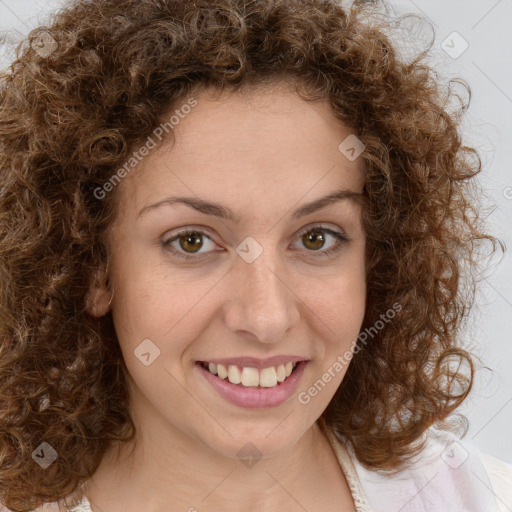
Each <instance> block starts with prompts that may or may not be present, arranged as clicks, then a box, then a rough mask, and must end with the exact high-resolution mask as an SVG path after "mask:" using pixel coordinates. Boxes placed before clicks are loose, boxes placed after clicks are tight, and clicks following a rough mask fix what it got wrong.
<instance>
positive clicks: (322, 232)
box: [299, 226, 349, 257]
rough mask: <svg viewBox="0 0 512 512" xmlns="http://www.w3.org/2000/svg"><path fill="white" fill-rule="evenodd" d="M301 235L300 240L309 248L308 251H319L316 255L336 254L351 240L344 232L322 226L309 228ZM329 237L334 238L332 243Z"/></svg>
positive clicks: (327, 255)
mask: <svg viewBox="0 0 512 512" xmlns="http://www.w3.org/2000/svg"><path fill="white" fill-rule="evenodd" d="M299 236H300V239H299V240H300V242H301V243H302V245H303V246H304V247H305V248H306V249H307V251H306V253H308V252H309V253H313V254H314V253H317V254H315V256H320V257H329V256H334V255H335V254H336V253H337V252H338V251H340V250H341V249H342V248H343V247H344V245H345V244H347V243H348V242H349V238H348V237H347V236H345V235H344V234H342V233H340V232H338V231H334V230H332V229H328V228H324V227H321V226H317V227H313V228H309V230H307V231H304V232H303V233H302V235H299ZM329 239H332V240H333V242H331V243H330V244H329Z"/></svg>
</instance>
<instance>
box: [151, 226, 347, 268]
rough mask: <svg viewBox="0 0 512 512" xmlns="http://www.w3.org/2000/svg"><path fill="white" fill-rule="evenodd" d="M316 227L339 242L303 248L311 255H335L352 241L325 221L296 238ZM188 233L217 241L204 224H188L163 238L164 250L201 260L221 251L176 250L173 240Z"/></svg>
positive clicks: (302, 231) (309, 227) (180, 256)
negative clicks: (313, 247) (328, 245)
mask: <svg viewBox="0 0 512 512" xmlns="http://www.w3.org/2000/svg"><path fill="white" fill-rule="evenodd" d="M315 229H318V230H319V231H324V232H325V233H327V234H329V235H331V236H333V237H335V238H336V239H337V240H336V241H337V243H336V244H335V245H334V247H333V248H331V249H328V250H326V251H323V250H321V249H319V250H317V251H312V250H309V251H308V250H302V252H306V253H310V254H311V255H314V254H317V255H321V256H323V257H328V256H329V255H335V254H336V253H337V252H338V251H339V250H341V248H342V247H343V245H344V244H346V243H347V242H349V241H350V238H349V237H348V236H347V235H346V233H345V232H344V231H343V230H341V229H340V228H338V229H331V228H329V227H327V226H325V225H324V223H316V224H314V223H313V224H310V225H308V226H305V227H304V228H302V229H301V230H300V231H299V232H298V233H297V234H296V235H295V238H300V237H302V236H303V235H305V234H306V233H309V232H311V231H314V230H315ZM188 233H198V234H200V235H202V236H203V237H204V236H206V237H207V238H209V239H210V240H211V241H212V242H213V243H214V244H215V241H214V240H213V238H212V236H210V234H209V233H210V230H209V229H208V228H206V227H204V226H193V225H192V226H187V227H185V228H181V229H180V228H178V230H177V231H175V232H174V233H173V234H172V236H170V238H166V239H164V240H162V242H161V245H162V247H163V248H164V250H166V251H168V252H171V253H172V254H174V255H176V256H177V257H178V258H181V259H184V260H199V259H201V258H203V257H207V256H209V255H210V254H212V253H214V252H220V251H215V250H213V251H208V252H204V253H195V254H193V253H190V254H187V253H184V252H181V251H178V250H175V249H174V248H173V247H172V246H171V245H170V244H171V242H174V241H175V240H178V239H179V238H181V237H183V236H186V235H187V234H188Z"/></svg>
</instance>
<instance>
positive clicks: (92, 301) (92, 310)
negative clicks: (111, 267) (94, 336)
mask: <svg viewBox="0 0 512 512" xmlns="http://www.w3.org/2000/svg"><path fill="white" fill-rule="evenodd" d="M112 297H113V292H111V291H110V289H109V286H108V279H105V272H104V270H102V269H100V270H98V271H97V272H96V274H95V277H94V280H93V284H92V286H91V288H90V289H89V291H88V292H87V295H86V297H85V303H86V310H87V312H88V313H89V314H90V315H91V316H93V317H95V318H100V317H102V316H103V315H106V314H107V313H108V311H109V309H110V303H111V301H112Z"/></svg>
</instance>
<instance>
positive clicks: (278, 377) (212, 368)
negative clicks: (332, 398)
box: [197, 361, 299, 388]
mask: <svg viewBox="0 0 512 512" xmlns="http://www.w3.org/2000/svg"><path fill="white" fill-rule="evenodd" d="M197 364H199V365H200V366H202V367H203V368H204V369H205V370H208V372H210V373H211V374H212V375H216V376H217V377H218V378H220V379H223V380H226V381H228V382H230V383H231V384H235V385H238V386H241V387H248V388H273V387H275V386H281V385H282V384H283V383H284V382H285V381H286V380H287V379H288V378H289V377H290V376H291V375H292V374H293V373H294V371H295V369H296V368H297V365H298V364H299V362H298V361H294V362H292V361H288V362H287V363H284V364H279V365H276V366H269V367H268V368H261V369H258V368H254V367H251V366H239V365H235V364H230V365H227V364H220V363H210V362H208V361H197Z"/></svg>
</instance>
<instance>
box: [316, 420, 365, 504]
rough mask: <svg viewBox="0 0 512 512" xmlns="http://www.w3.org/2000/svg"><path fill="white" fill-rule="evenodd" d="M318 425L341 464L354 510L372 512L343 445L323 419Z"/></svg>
mask: <svg viewBox="0 0 512 512" xmlns="http://www.w3.org/2000/svg"><path fill="white" fill-rule="evenodd" d="M319 425H320V427H321V428H322V429H323V431H324V432H325V434H326V435H327V438H328V439H329V442H330V443H331V446H332V448H333V450H334V453H335V454H336V457H337V459H338V462H339V464H340V466H341V469H342V471H343V474H344V475H345V478H346V480H347V483H348V486H349V488H350V492H351V493H352V499H353V500H354V504H355V506H356V512H372V509H371V508H370V505H369V503H368V501H367V499H366V496H365V494H364V491H363V488H362V487H361V482H360V480H359V477H358V476H357V472H356V468H355V467H354V464H353V462H352V459H351V457H350V455H349V453H348V452H347V449H346V448H345V445H344V444H343V443H342V442H341V441H340V440H339V439H338V438H337V437H336V435H335V434H334V432H333V431H332V429H331V428H329V427H328V426H327V425H326V424H325V423H324V422H323V421H319Z"/></svg>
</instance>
